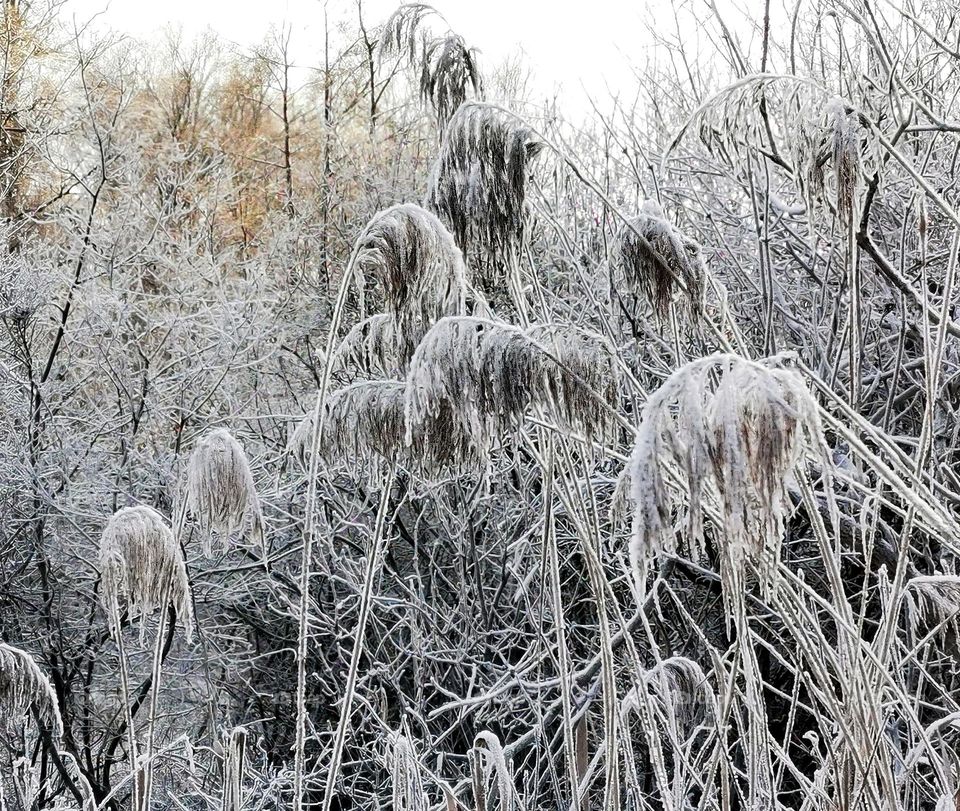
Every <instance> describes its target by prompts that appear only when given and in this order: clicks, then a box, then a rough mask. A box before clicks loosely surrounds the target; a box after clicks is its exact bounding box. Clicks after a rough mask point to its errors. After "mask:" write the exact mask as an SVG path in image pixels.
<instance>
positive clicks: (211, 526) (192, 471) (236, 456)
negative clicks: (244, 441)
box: [187, 428, 263, 557]
mask: <svg viewBox="0 0 960 811" xmlns="http://www.w3.org/2000/svg"><path fill="white" fill-rule="evenodd" d="M187 508H188V509H189V511H190V513H191V514H192V515H193V516H194V518H196V520H197V521H198V523H199V524H200V532H201V536H202V539H203V552H204V554H205V555H207V556H208V557H209V556H210V555H211V554H213V537H214V535H216V536H218V537H219V539H220V546H221V549H223V550H226V548H227V544H228V542H229V540H230V537H231V535H233V534H234V533H236V532H241V531H245V530H246V529H247V528H248V527H249V533H250V540H251V541H252V542H253V543H254V544H258V545H262V544H263V513H262V511H261V509H260V498H259V497H258V496H257V489H256V487H255V486H254V484H253V474H251V472H250V463H249V462H248V461H247V455H246V454H245V453H244V451H243V446H241V445H240V443H239V442H237V440H236V439H234V438H233V436H231V434H230V432H229V431H227V430H226V429H225V428H217V429H215V430H213V431H211V432H210V433H208V434H207V435H206V436H204V437H203V439H201V440H200V442H198V443H197V446H196V448H194V451H193V454H192V455H191V457H190V464H189V466H188V468H187Z"/></svg>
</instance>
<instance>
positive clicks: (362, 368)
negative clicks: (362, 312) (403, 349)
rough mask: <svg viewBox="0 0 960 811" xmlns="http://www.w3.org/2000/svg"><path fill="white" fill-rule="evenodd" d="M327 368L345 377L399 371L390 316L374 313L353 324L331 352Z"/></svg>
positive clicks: (356, 377) (360, 377) (397, 354)
mask: <svg viewBox="0 0 960 811" xmlns="http://www.w3.org/2000/svg"><path fill="white" fill-rule="evenodd" d="M330 371H331V373H332V374H335V375H348V376H349V377H348V379H353V378H355V379H367V378H373V379H376V378H383V377H393V376H394V375H395V374H402V372H403V363H402V361H401V359H400V357H399V353H398V351H397V337H396V328H395V326H394V321H393V316H391V315H388V314H387V313H377V314H376V315H371V316H369V317H368V318H364V319H363V321H360V322H358V323H357V324H354V326H353V327H352V328H351V329H350V331H349V332H348V333H347V334H346V335H345V336H344V337H343V339H342V340H341V341H340V343H339V344H337V348H336V350H334V353H333V359H332V363H331V367H330Z"/></svg>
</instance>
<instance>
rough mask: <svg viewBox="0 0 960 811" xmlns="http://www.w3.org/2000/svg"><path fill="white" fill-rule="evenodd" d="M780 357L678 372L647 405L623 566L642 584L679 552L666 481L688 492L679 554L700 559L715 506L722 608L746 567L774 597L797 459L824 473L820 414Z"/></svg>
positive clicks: (725, 360) (713, 362)
mask: <svg viewBox="0 0 960 811" xmlns="http://www.w3.org/2000/svg"><path fill="white" fill-rule="evenodd" d="M787 360H788V357H787V356H784V355H780V356H775V357H773V358H769V359H767V360H766V361H764V362H763V363H755V362H752V361H749V360H745V359H744V358H741V357H738V356H736V355H725V354H717V355H711V356H709V357H707V358H703V359H700V360H696V361H692V362H690V363H688V364H686V365H685V366H682V367H681V368H680V369H678V370H677V371H675V372H674V373H673V374H672V375H671V376H670V377H669V378H667V380H666V381H665V382H664V383H663V385H662V386H661V387H660V388H659V389H658V390H657V391H656V392H654V393H653V394H652V395H651V397H650V399H649V400H648V401H647V404H646V405H645V407H644V409H643V413H642V416H641V422H640V427H639V430H638V432H637V438H636V444H635V446H634V450H633V453H632V455H631V458H630V461H629V462H628V467H629V470H630V476H631V498H632V501H633V505H634V521H633V538H632V541H631V544H630V558H631V562H632V564H633V567H634V570H635V572H636V573H637V576H638V579H639V581H640V583H641V584H642V582H643V580H644V579H645V574H646V571H647V567H648V565H649V562H650V561H651V560H652V559H655V558H656V557H658V556H659V555H660V554H663V553H666V554H672V553H674V552H675V551H676V548H677V540H676V536H675V533H674V530H673V520H672V514H673V511H674V509H675V508H677V507H678V506H679V505H678V501H679V499H677V500H675V499H674V497H673V494H672V491H671V488H670V487H669V486H668V484H667V482H668V481H669V477H670V476H671V475H673V476H674V477H676V478H679V479H681V480H685V483H686V486H687V493H686V498H685V499H683V500H684V501H685V502H686V503H687V504H688V507H687V528H686V546H687V548H688V551H689V553H690V554H692V555H695V556H699V557H702V556H703V555H704V546H705V541H704V529H703V511H704V507H703V502H704V498H705V497H706V496H707V494H708V492H709V493H711V494H713V495H715V496H716V497H717V498H718V499H719V503H720V512H721V517H722V521H723V525H722V527H718V541H717V543H718V545H719V550H718V552H719V556H720V561H721V563H720V574H721V577H722V579H723V585H724V599H725V601H727V604H728V607H729V606H730V605H732V604H733V602H735V601H736V600H738V599H741V598H742V592H743V590H744V587H745V582H744V578H745V576H746V573H747V571H748V567H749V568H750V569H752V570H753V572H754V573H755V574H756V576H757V578H758V579H759V582H760V585H761V588H762V590H763V593H764V594H765V595H769V594H770V593H771V592H772V591H773V590H774V589H775V587H776V579H777V566H778V563H779V559H780V545H781V542H782V537H783V529H784V520H785V516H786V510H787V505H788V499H787V489H786V488H787V483H788V479H789V477H790V476H791V474H792V471H793V470H794V468H795V466H796V465H797V464H798V462H799V460H800V458H801V454H802V453H803V452H804V451H809V452H811V453H813V454H816V455H817V456H818V457H819V459H820V461H821V463H822V464H823V465H824V470H825V471H828V470H829V465H830V458H829V453H828V452H827V449H826V446H825V443H824V440H823V434H822V429H821V426H820V420H819V416H818V411H817V404H816V402H815V400H814V399H813V397H812V395H811V394H810V392H809V390H808V389H807V387H806V385H805V383H804V380H803V378H802V376H801V375H800V373H799V372H798V371H797V370H796V369H794V368H791V367H790V366H789V365H787V364H786V361H787Z"/></svg>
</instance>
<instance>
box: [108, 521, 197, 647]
mask: <svg viewBox="0 0 960 811" xmlns="http://www.w3.org/2000/svg"><path fill="white" fill-rule="evenodd" d="M100 576H101V600H102V601H103V605H104V608H105V609H106V611H107V618H108V621H109V622H110V626H111V628H112V630H113V631H114V633H119V628H117V627H116V624H115V623H116V621H117V619H118V618H119V616H120V605H119V604H120V598H121V597H123V598H124V599H125V600H126V601H127V607H128V610H129V611H130V614H131V615H139V616H140V618H141V625H140V637H141V639H143V635H144V631H145V627H144V624H143V622H142V619H143V617H145V616H146V615H147V614H150V613H152V612H153V611H154V610H156V609H157V608H161V607H162V606H163V601H164V595H165V594H166V596H167V601H168V604H170V605H172V606H173V607H174V609H175V610H176V612H177V619H179V620H180V622H181V623H183V627H184V629H185V631H186V634H187V638H188V639H189V638H190V637H191V636H192V634H193V608H192V606H191V602H190V584H189V582H188V581H187V570H186V566H185V565H184V562H183V557H182V556H181V554H180V547H179V546H178V545H177V542H176V539H175V538H174V537H173V532H172V531H171V529H170V526H169V525H168V524H167V522H166V521H165V520H164V519H163V517H162V516H161V515H160V513H158V512H157V511H156V510H154V509H152V508H150V507H124V508H123V509H121V510H117V512H115V513H114V514H113V515H112V516H111V517H110V520H109V521H108V522H107V526H106V528H105V529H104V531H103V536H102V538H101V539H100Z"/></svg>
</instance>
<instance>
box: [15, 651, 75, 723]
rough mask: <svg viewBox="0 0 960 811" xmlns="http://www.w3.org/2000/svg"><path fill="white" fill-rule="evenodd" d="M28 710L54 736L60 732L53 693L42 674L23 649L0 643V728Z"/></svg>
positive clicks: (23, 715)
mask: <svg viewBox="0 0 960 811" xmlns="http://www.w3.org/2000/svg"><path fill="white" fill-rule="evenodd" d="M31 711H35V712H36V713H37V716H38V717H39V719H40V722H41V723H42V724H43V725H44V726H45V727H46V728H47V729H48V730H49V731H50V733H51V734H52V735H53V736H54V737H55V738H60V737H61V736H62V735H63V722H62V721H61V720H60V708H59V705H58V704H57V695H56V693H55V692H54V691H53V687H52V686H51V684H50V680H49V679H48V678H47V676H46V674H45V673H44V672H43V671H42V670H41V669H40V666H39V665H38V664H37V662H36V660H35V659H34V658H33V657H32V656H31V655H30V654H29V653H27V652H26V651H25V650H21V649H20V648H15V647H13V646H12V645H7V644H5V643H3V642H0V728H2V727H3V726H5V725H6V726H7V727H8V728H10V729H12V728H13V727H14V725H16V724H18V723H19V722H22V721H23V720H24V717H25V716H27V715H28V714H29V713H31Z"/></svg>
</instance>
